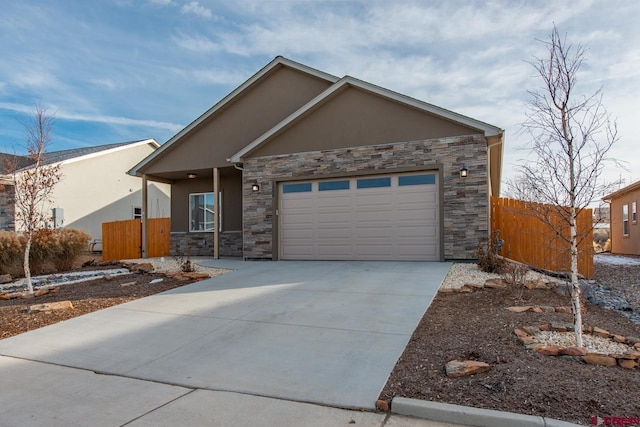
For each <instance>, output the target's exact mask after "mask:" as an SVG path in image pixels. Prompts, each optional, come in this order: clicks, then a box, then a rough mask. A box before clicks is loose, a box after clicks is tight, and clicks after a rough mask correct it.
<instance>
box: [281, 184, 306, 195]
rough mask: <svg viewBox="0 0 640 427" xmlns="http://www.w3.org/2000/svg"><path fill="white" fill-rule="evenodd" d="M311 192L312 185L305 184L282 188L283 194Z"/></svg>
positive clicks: (285, 185)
mask: <svg viewBox="0 0 640 427" xmlns="http://www.w3.org/2000/svg"><path fill="white" fill-rule="evenodd" d="M310 191H311V183H310V182H305V183H302V184H284V185H283V186H282V192H283V193H308V192H310Z"/></svg>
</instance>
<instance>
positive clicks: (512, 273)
mask: <svg viewBox="0 0 640 427" xmlns="http://www.w3.org/2000/svg"><path fill="white" fill-rule="evenodd" d="M527 273H529V267H527V266H526V265H524V264H517V263H513V262H506V263H505V265H504V266H502V272H501V275H502V279H503V280H504V281H505V282H506V283H507V285H509V289H510V290H511V293H512V294H513V296H514V297H515V298H516V299H517V300H521V299H522V295H523V294H524V290H525V287H526V282H527Z"/></svg>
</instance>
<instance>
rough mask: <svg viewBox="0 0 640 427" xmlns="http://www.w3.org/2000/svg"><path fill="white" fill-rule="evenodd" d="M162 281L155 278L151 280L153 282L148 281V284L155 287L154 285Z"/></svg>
mask: <svg viewBox="0 0 640 427" xmlns="http://www.w3.org/2000/svg"><path fill="white" fill-rule="evenodd" d="M163 280H164V279H162V278H157V279H153V280H152V281H150V282H149V283H150V284H151V285H155V284H156V283H160V282H162V281H163Z"/></svg>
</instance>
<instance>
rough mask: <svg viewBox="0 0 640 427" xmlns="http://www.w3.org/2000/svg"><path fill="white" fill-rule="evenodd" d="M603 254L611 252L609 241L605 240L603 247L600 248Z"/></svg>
mask: <svg viewBox="0 0 640 427" xmlns="http://www.w3.org/2000/svg"><path fill="white" fill-rule="evenodd" d="M602 251H603V252H611V239H607V241H606V242H605V243H604V247H603V248H602Z"/></svg>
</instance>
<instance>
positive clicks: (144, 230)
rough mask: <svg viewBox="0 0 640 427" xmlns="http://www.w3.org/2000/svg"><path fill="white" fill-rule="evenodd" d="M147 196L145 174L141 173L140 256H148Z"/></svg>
mask: <svg viewBox="0 0 640 427" xmlns="http://www.w3.org/2000/svg"><path fill="white" fill-rule="evenodd" d="M148 198H149V195H148V194H147V175H146V174H143V175H142V219H141V222H142V238H141V240H142V242H140V243H141V246H142V248H141V249H142V254H141V256H142V258H147V257H148V252H147V205H148Z"/></svg>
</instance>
